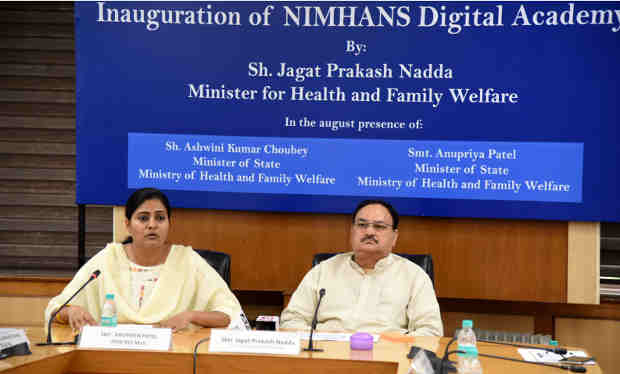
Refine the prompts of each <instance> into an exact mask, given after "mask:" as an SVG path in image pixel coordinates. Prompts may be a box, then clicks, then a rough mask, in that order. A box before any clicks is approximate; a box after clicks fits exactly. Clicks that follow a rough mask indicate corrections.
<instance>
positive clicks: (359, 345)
mask: <svg viewBox="0 0 620 374" xmlns="http://www.w3.org/2000/svg"><path fill="white" fill-rule="evenodd" d="M351 349H355V350H358V351H369V350H371V349H372V335H370V334H368V333H365V332H356V333H355V334H353V335H351Z"/></svg>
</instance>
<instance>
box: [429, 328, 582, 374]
mask: <svg viewBox="0 0 620 374" xmlns="http://www.w3.org/2000/svg"><path fill="white" fill-rule="evenodd" d="M455 341H456V337H454V338H452V339H451V340H450V342H448V344H447V345H446V350H445V352H444V355H443V359H442V362H441V366H440V371H439V372H440V374H444V367H443V366H444V363H445V361H446V360H447V359H448V356H450V354H452V353H457V352H462V351H458V350H457V351H448V348H449V347H450V345H451V344H452V343H454V342H455ZM493 343H495V342H493ZM508 345H510V344H508ZM528 348H536V347H528ZM478 356H482V357H489V358H497V359H500V360H508V361H514V362H522V363H524V364H531V365H540V366H550V367H553V368H558V369H562V370H568V371H572V372H573V373H585V372H586V371H587V369H586V368H585V367H583V366H577V365H565V364H561V363H560V364H553V363H546V362H533V361H525V360H519V359H517V358H511V357H504V356H497V355H490V354H486V353H478ZM448 370H449V369H448Z"/></svg>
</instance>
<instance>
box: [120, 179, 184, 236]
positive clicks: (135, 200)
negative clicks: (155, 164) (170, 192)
mask: <svg viewBox="0 0 620 374" xmlns="http://www.w3.org/2000/svg"><path fill="white" fill-rule="evenodd" d="M147 200H159V201H161V203H162V204H164V207H166V214H167V215H168V219H170V217H172V212H171V210H170V201H168V197H167V196H166V195H164V193H163V192H161V191H160V190H158V189H157V188H141V189H139V190H136V191H135V192H134V193H132V194H131V196H129V199H127V202H126V203H125V217H127V219H128V220H131V216H132V215H133V214H134V212H135V211H136V209H138V207H139V206H140V205H142V203H144V202H145V201H147ZM132 241H133V239H132V238H131V236H128V237H127V238H126V239H125V240H123V244H128V243H131V242H132Z"/></svg>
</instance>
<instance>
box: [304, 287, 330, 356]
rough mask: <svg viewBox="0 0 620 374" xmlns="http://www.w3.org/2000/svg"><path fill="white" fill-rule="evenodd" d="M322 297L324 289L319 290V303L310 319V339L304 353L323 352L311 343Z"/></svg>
mask: <svg viewBox="0 0 620 374" xmlns="http://www.w3.org/2000/svg"><path fill="white" fill-rule="evenodd" d="M323 296H325V288H321V289H320V290H319V302H318V303H317V304H316V309H314V317H313V318H312V325H311V326H310V339H309V340H308V348H304V352H323V350H322V349H320V348H314V346H313V344H312V343H313V342H312V335H313V334H314V330H315V329H316V324H317V322H318V318H317V317H318V312H319V306H320V305H321V300H323Z"/></svg>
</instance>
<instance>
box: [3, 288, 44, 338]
mask: <svg viewBox="0 0 620 374" xmlns="http://www.w3.org/2000/svg"><path fill="white" fill-rule="evenodd" d="M50 299H51V297H47V296H45V297H17V296H0V305H2V308H0V321H2V322H1V324H2V326H43V318H44V317H43V313H44V312H45V307H47V303H49V301H50ZM31 343H34V342H31Z"/></svg>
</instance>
